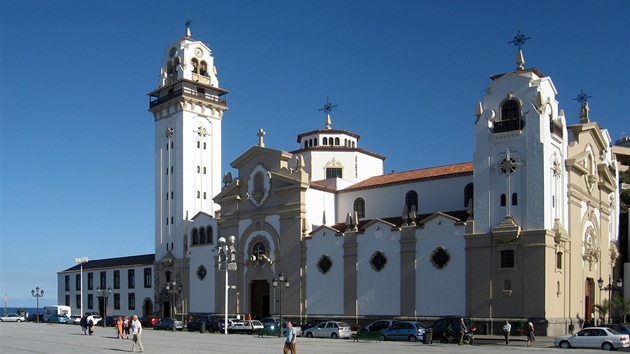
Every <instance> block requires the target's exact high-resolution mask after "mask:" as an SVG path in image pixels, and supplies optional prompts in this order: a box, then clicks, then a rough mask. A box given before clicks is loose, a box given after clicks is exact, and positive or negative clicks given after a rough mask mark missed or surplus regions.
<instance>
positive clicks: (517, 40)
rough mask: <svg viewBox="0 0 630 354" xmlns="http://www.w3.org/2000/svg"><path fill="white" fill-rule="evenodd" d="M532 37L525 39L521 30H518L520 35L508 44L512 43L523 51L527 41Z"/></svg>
mask: <svg viewBox="0 0 630 354" xmlns="http://www.w3.org/2000/svg"><path fill="white" fill-rule="evenodd" d="M531 38H532V37H525V36H524V35H523V34H521V30H520V29H519V30H518V34H517V35H516V36H514V39H513V40H511V41H509V42H508V43H512V44H514V45H515V46H517V47H518V50H521V47H522V46H523V45H524V44H525V41H526V40H528V39H531Z"/></svg>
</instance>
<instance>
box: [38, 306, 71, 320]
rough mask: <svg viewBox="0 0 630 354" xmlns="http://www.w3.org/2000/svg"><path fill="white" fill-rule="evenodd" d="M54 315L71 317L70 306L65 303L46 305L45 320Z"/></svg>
mask: <svg viewBox="0 0 630 354" xmlns="http://www.w3.org/2000/svg"><path fill="white" fill-rule="evenodd" d="M53 315H66V316H67V317H71V316H72V314H71V313H70V306H64V305H53V306H44V322H46V321H48V319H49V318H50V316H53Z"/></svg>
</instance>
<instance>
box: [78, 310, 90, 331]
mask: <svg viewBox="0 0 630 354" xmlns="http://www.w3.org/2000/svg"><path fill="white" fill-rule="evenodd" d="M79 324H80V325H81V331H83V335H86V334H87V331H88V319H87V316H86V315H85V314H83V317H81V322H79Z"/></svg>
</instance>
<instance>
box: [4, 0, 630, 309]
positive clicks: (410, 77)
mask: <svg viewBox="0 0 630 354" xmlns="http://www.w3.org/2000/svg"><path fill="white" fill-rule="evenodd" d="M185 3H186V5H185V4H184V3H181V2H180V3H174V2H172V1H159V0H155V1H122V0H114V1H101V2H95V1H94V2H93V1H43V0H42V1H29V0H22V1H2V2H0V23H1V25H0V26H1V27H0V36H1V37H0V38H1V42H0V51H1V54H0V122H1V125H0V134H1V140H0V144H1V145H0V147H1V161H0V162H1V165H0V166H1V169H0V173H1V174H0V177H1V179H0V183H1V190H0V198H1V199H0V202H1V204H0V208H1V210H0V237H1V239H0V240H1V242H0V257H1V258H0V268H1V270H0V294H1V295H4V294H6V295H7V297H8V299H9V304H8V306H13V307H15V306H28V307H33V306H35V299H34V298H32V297H30V296H29V295H30V291H31V289H33V288H35V287H36V286H39V287H40V288H42V289H44V290H45V291H46V296H45V297H44V298H42V299H41V300H42V301H41V302H40V305H43V304H55V303H57V300H56V294H57V289H56V288H57V285H56V280H57V277H56V272H58V271H61V270H64V269H67V268H69V267H71V266H73V265H74V258H75V257H89V258H90V259H99V258H110V257H120V256H127V255H135V254H145V253H152V252H153V249H154V244H153V240H154V223H153V218H154V196H153V193H154V192H153V191H154V170H153V169H154V160H153V159H154V156H153V148H154V145H153V144H154V142H153V119H152V116H151V114H150V113H149V112H148V111H147V109H148V103H149V100H148V97H147V95H146V94H147V93H148V92H150V91H152V90H154V89H156V88H157V80H158V73H159V69H160V66H161V63H162V56H163V55H164V50H165V49H166V47H167V45H168V44H169V43H171V42H173V41H175V40H177V39H179V38H181V37H183V35H184V33H185V27H184V26H183V24H184V22H185V21H186V19H187V18H188V17H189V16H190V19H191V20H192V21H193V22H192V25H191V30H192V36H193V38H194V39H197V40H201V41H203V42H205V43H207V44H208V45H209V46H210V48H211V49H212V50H213V54H214V57H215V65H216V67H217V69H218V74H219V80H220V81H219V82H220V86H221V87H222V88H225V89H227V90H229V91H230V94H229V95H228V105H229V110H228V111H227V112H226V114H225V116H224V120H223V144H224V145H223V161H222V164H223V166H224V171H232V172H233V173H234V171H233V170H232V169H231V168H230V167H229V163H230V162H231V161H233V160H234V159H235V158H236V157H238V155H239V154H241V153H242V152H244V151H245V150H247V149H248V148H249V147H250V146H252V145H254V144H256V143H257V141H258V140H257V137H256V132H257V131H258V129H259V128H263V129H264V130H265V131H266V132H267V135H266V136H265V144H266V146H268V147H271V148H275V149H282V150H287V151H291V150H295V149H297V148H298V147H299V146H298V144H297V142H296V138H297V135H298V134H300V133H303V132H307V131H311V130H314V129H320V128H323V127H324V115H323V113H322V112H319V111H318V109H319V108H321V107H322V106H323V105H324V103H325V102H326V97H327V96H330V100H331V102H332V103H334V104H337V105H338V107H336V108H335V109H334V110H333V112H332V123H333V124H332V127H333V128H336V129H346V130H350V131H352V132H354V133H357V134H360V135H361V140H360V141H359V146H360V147H362V148H364V149H367V150H370V151H373V152H376V153H379V154H381V155H385V156H386V157H387V159H386V160H385V171H387V172H389V171H391V170H395V171H404V170H412V169H418V168H423V167H430V166H437V165H445V164H451V163H458V162H464V161H471V160H472V152H473V148H474V147H473V129H472V128H473V126H472V125H473V122H474V119H475V117H474V112H475V107H476V103H477V102H478V101H481V100H482V99H483V95H484V89H485V88H486V87H487V86H488V85H489V84H490V82H491V81H490V79H489V75H492V74H499V73H504V72H508V71H512V70H514V68H515V66H516V65H515V64H514V61H515V57H516V51H517V50H516V47H515V46H514V45H512V44H508V42H509V41H511V40H512V39H513V37H514V36H515V35H516V34H517V31H518V30H519V29H520V31H521V33H523V34H524V35H526V36H528V37H531V39H530V40H528V41H527V43H526V44H525V46H524V47H523V52H524V55H525V61H526V63H525V67H528V68H530V67H537V68H538V69H539V70H540V71H541V72H542V73H543V74H545V75H548V76H550V77H551V78H552V79H553V81H554V84H555V86H556V88H557V90H558V96H557V99H558V100H559V102H560V107H561V108H562V109H564V111H565V113H566V117H567V120H568V123H569V124H570V125H571V124H575V123H577V122H578V120H579V118H578V114H579V104H578V103H577V102H576V101H574V100H573V98H575V97H576V96H577V95H578V94H579V93H580V90H582V89H583V90H584V92H586V93H587V94H588V95H590V96H592V98H590V99H589V104H590V108H591V111H590V113H591V118H592V120H595V121H597V122H599V123H600V125H601V126H602V127H605V128H607V129H609V131H610V135H611V136H612V138H613V140H617V139H619V138H620V136H621V135H622V134H623V135H627V134H628V133H630V114H629V113H628V112H630V91H629V87H630V85H629V84H628V82H629V80H630V69H629V64H628V63H630V55H629V54H630V44H629V43H630V41H629V38H630V30H629V28H630V26H628V19H629V18H630V2H629V1H625V0H611V1H603V2H596V1H581V0H577V1H519V2H517V1H505V0H501V1H448V0H447V1H396V0H393V1H392V0H388V1H338V0H335V1H253V0H252V1H222V2H210V1H188V2H185ZM622 132H626V133H625V134H624V133H622Z"/></svg>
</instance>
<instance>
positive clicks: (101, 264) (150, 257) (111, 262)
mask: <svg viewBox="0 0 630 354" xmlns="http://www.w3.org/2000/svg"><path fill="white" fill-rule="evenodd" d="M154 261H155V254H154V253H151V254H142V255H139V256H128V257H117V258H107V259H95V260H90V261H89V262H87V263H83V270H88V269H101V268H120V267H136V266H143V265H153V262H154ZM80 267H81V265H80V264H76V265H75V266H73V267H71V268H68V269H66V270H64V271H61V272H59V273H64V272H76V271H78V270H79V269H80Z"/></svg>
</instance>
